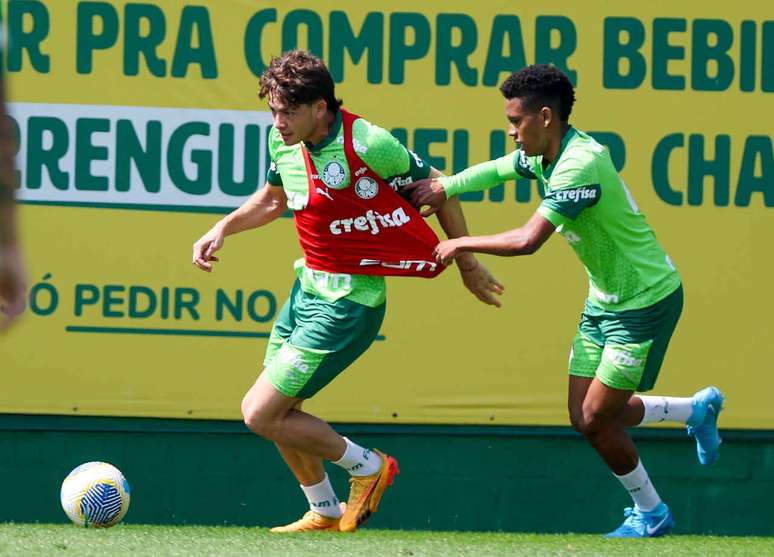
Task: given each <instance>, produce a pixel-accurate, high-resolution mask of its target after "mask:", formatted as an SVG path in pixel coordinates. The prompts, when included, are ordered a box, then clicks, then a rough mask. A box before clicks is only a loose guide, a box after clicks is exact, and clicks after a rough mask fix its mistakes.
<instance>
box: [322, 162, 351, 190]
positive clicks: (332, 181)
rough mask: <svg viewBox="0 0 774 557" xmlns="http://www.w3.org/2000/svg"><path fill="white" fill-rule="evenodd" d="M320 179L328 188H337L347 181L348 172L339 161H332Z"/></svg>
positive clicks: (326, 166) (324, 169)
mask: <svg viewBox="0 0 774 557" xmlns="http://www.w3.org/2000/svg"><path fill="white" fill-rule="evenodd" d="M320 178H321V179H322V181H323V182H325V185H326V186H328V187H331V188H337V187H339V186H340V185H341V184H343V183H344V180H346V179H347V171H346V169H345V168H344V165H343V164H341V163H340V162H339V161H330V162H329V163H328V164H326V165H325V168H323V171H322V176H320Z"/></svg>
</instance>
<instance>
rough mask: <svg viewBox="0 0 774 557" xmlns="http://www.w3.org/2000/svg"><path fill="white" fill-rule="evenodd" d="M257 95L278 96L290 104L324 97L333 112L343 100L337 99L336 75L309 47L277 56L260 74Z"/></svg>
mask: <svg viewBox="0 0 774 557" xmlns="http://www.w3.org/2000/svg"><path fill="white" fill-rule="evenodd" d="M260 85H261V89H260V92H259V93H258V95H259V96H260V97H261V98H262V99H263V98H264V97H266V96H267V95H271V96H275V95H276V96H277V97H278V98H279V99H281V100H282V101H283V102H285V103H287V104H288V105H290V106H297V105H300V104H308V103H311V102H314V101H316V100H319V99H324V100H325V102H326V103H327V104H328V110H330V111H331V112H333V113H334V114H335V113H336V112H338V110H339V107H340V106H341V104H342V102H343V101H342V100H341V99H336V95H335V92H334V84H333V77H332V76H331V72H329V71H328V68H327V67H325V64H324V63H323V61H322V60H320V59H319V58H318V57H317V56H315V55H314V54H312V53H310V52H307V51H306V50H291V51H289V52H286V53H285V54H283V55H282V56H275V57H273V58H272V59H271V61H270V62H269V66H268V67H267V68H266V70H264V72H263V74H262V75H261V81H260Z"/></svg>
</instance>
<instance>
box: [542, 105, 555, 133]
mask: <svg viewBox="0 0 774 557" xmlns="http://www.w3.org/2000/svg"><path fill="white" fill-rule="evenodd" d="M540 117H541V118H542V120H543V127H544V128H547V127H548V126H549V125H551V121H552V120H553V119H554V111H553V110H551V107H550V106H544V107H543V108H541V109H540Z"/></svg>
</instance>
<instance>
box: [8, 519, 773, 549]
mask: <svg viewBox="0 0 774 557" xmlns="http://www.w3.org/2000/svg"><path fill="white" fill-rule="evenodd" d="M633 554H635V555H637V556H638V557H639V556H641V555H669V556H673V555H686V556H687V555H691V556H693V555H740V556H749V555H756V556H758V555H774V538H753V537H745V538H741V537H714V536H672V537H666V538H661V539H653V540H604V539H603V538H602V537H601V536H595V535H573V534H566V535H541V534H506V533H462V532H415V531H411V532H406V531H403V532H402V531H391V530H367V529H364V530H361V531H360V532H357V533H355V534H332V533H310V534H301V535H278V534H271V533H269V532H268V530H266V529H264V528H238V527H205V526H142V525H119V526H116V527H114V528H112V529H109V530H85V529H78V528H76V527H74V526H71V525H51V524H0V555H3V556H5V555H13V556H17V555H18V556H27V555H31V556H32V555H40V556H46V557H49V556H61V555H73V556H75V555H78V556H79V557H80V556H91V555H100V556H109V557H117V556H123V555H127V556H129V555H132V556H143V555H147V556H149V557H162V556H181V557H182V556H199V555H212V556H218V557H226V556H231V555H245V556H248V555H249V556H251V557H271V556H297V555H314V556H315V557H325V556H335V557H346V556H350V555H362V556H377V555H379V556H381V555H385V556H393V555H394V556H396V557H404V556H416V557H420V556H428V557H436V556H438V557H455V556H463V555H464V556H468V555H475V556H476V557H487V556H500V555H502V556H506V555H507V556H509V557H510V556H514V555H530V556H534V555H622V556H626V557H631V555H633Z"/></svg>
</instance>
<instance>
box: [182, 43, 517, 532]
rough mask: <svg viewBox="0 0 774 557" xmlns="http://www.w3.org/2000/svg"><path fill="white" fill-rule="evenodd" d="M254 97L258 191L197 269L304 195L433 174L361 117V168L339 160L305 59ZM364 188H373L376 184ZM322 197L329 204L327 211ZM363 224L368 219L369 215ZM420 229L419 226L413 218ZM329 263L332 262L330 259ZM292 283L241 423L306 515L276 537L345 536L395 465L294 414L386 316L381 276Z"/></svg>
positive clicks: (453, 233)
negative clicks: (291, 484) (269, 120)
mask: <svg viewBox="0 0 774 557" xmlns="http://www.w3.org/2000/svg"><path fill="white" fill-rule="evenodd" d="M260 96H261V98H264V97H268V102H269V107H270V108H271V111H272V114H273V127H272V129H271V133H270V135H269V152H270V156H271V166H270V168H269V170H268V176H267V183H266V185H265V186H264V187H262V188H260V189H259V190H258V191H257V192H256V193H254V194H253V195H252V196H251V197H250V198H249V199H248V200H247V201H246V202H245V203H244V204H243V205H242V206H241V207H239V208H238V209H236V210H235V211H234V212H232V213H231V214H229V215H228V216H226V217H225V218H223V219H222V220H221V221H220V222H218V223H217V224H216V225H215V226H214V227H213V228H212V229H211V230H210V231H209V232H207V233H206V234H205V235H204V236H203V237H202V238H201V239H199V240H198V241H197V242H196V243H195V244H194V247H193V263H194V265H196V266H197V267H199V268H200V269H202V270H204V271H211V270H212V262H213V261H217V260H218V259H217V258H216V257H215V256H214V253H215V252H216V251H217V250H218V249H220V248H221V247H222V245H223V242H224V239H225V237H226V236H228V235H231V234H235V233H238V232H242V231H245V230H249V229H252V228H257V227H260V226H263V225H266V224H268V223H270V222H271V221H273V220H275V219H276V218H278V217H279V216H280V215H282V213H283V212H284V211H285V210H286V209H290V210H292V211H304V210H305V208H306V207H307V206H309V207H310V208H312V209H313V208H314V207H315V205H314V203H312V201H310V200H311V199H312V196H313V195H316V196H317V197H316V198H315V199H316V200H317V201H319V202H322V203H323V204H324V207H330V208H332V209H331V210H333V209H334V208H335V207H336V206H338V205H337V204H336V203H334V202H333V199H334V197H336V199H339V200H342V199H344V198H346V197H347V196H350V197H351V196H352V195H353V194H352V190H353V186H352V183H355V182H357V184H361V182H362V181H363V178H362V177H361V178H359V179H357V180H356V179H355V178H356V177H357V176H358V174H357V173H358V172H371V171H373V172H374V173H375V174H376V175H377V176H378V177H379V178H380V179H381V180H382V183H383V185H385V186H387V188H390V185H392V186H393V187H394V188H395V189H399V188H400V187H402V186H403V185H405V184H408V183H410V182H412V181H413V180H416V179H421V178H426V177H428V176H440V173H439V172H437V171H436V170H434V169H432V168H431V167H430V165H428V164H427V163H426V162H425V161H423V160H421V159H420V158H419V157H417V156H416V155H414V154H413V153H411V152H410V151H408V150H407V149H406V148H405V147H404V146H403V145H401V144H400V143H399V142H398V141H397V140H396V139H395V138H394V137H393V136H392V135H391V134H390V133H389V132H387V131H385V130H384V129H382V128H380V127H378V126H375V125H373V124H371V123H370V122H367V121H366V120H364V119H362V118H361V119H356V120H354V121H352V120H348V121H347V122H349V123H348V124H346V125H347V126H351V127H347V128H346V131H347V133H348V134H349V135H350V137H351V144H352V147H353V148H354V151H356V152H357V153H358V156H359V157H360V160H362V162H363V163H365V165H367V167H368V168H366V167H363V168H352V169H350V168H349V164H348V162H347V161H348V158H347V157H348V156H350V157H351V152H352V151H350V155H347V153H346V152H345V146H344V137H345V136H344V134H343V128H344V127H345V123H343V117H342V112H341V110H340V105H341V101H339V100H337V99H336V97H335V94H334V84H333V79H332V77H331V75H330V73H329V72H328V69H327V68H326V67H325V65H324V64H323V63H322V62H321V61H320V60H319V59H318V58H316V57H314V56H313V55H311V54H309V53H308V52H303V51H291V52H289V53H287V54H285V55H283V56H281V57H279V58H274V59H273V60H272V61H271V63H270V64H269V66H268V68H267V69H266V71H265V72H264V74H263V75H262V77H261V90H260ZM305 153H306V155H307V156H308V157H309V160H310V161H311V162H310V163H309V164H310V167H309V168H314V169H320V170H319V172H310V171H309V170H308V168H307V166H306V164H307V162H309V161H305ZM312 165H313V166H312ZM359 175H360V176H362V174H359ZM368 183H369V184H370V185H371V186H374V184H377V182H375V181H374V180H371V181H370V182H368ZM310 184H319V186H313V185H310ZM374 187H375V186H374ZM345 188H349V190H350V191H349V192H347V191H346V190H345ZM354 189H355V191H359V194H358V195H361V196H362V197H363V199H370V198H371V197H372V196H373V195H375V194H376V193H375V192H376V190H373V189H367V191H365V190H363V191H361V190H358V189H357V188H354ZM379 195H383V194H379ZM387 195H388V196H389V195H390V192H387ZM319 196H323V197H324V198H325V199H323V198H321V197H319ZM326 199H330V200H331V203H330V205H328V204H327V202H326V201H325V200H326ZM401 202H403V201H402V200H401ZM363 203H365V201H363ZM408 208H409V209H410V207H408ZM317 211H320V212H323V209H317ZM401 211H402V209H401ZM304 214H305V215H307V216H308V213H304ZM368 214H369V215H370V216H372V218H373V212H372V211H368ZM401 214H402V215H403V216H404V217H405V216H406V215H405V213H401ZM313 216H314V215H313ZM344 216H345V217H346V216H347V215H344ZM349 216H353V215H349ZM361 218H362V222H360V219H361ZM380 219H381V220H380V222H382V226H384V225H385V224H386V225H389V226H402V225H403V224H404V223H405V222H407V221H408V219H404V220H401V221H400V222H397V223H396V222H394V221H390V220H386V217H384V218H383V217H380ZM345 220H347V219H344V220H342V221H336V222H338V223H340V224H341V226H339V225H337V226H336V227H335V228H334V226H333V225H334V223H331V228H332V230H333V232H332V233H333V234H338V235H339V237H341V236H340V235H341V234H342V233H345V232H355V231H356V230H355V229H356V228H357V227H360V228H357V230H362V229H363V228H362V226H361V225H364V224H365V223H366V217H358V218H356V219H354V221H353V219H349V220H348V224H347V223H345V222H344V221H345ZM439 221H440V224H441V226H442V228H443V229H444V231H445V232H446V234H447V235H448V236H449V237H457V236H462V235H465V234H466V233H467V231H466V228H465V220H464V218H463V215H462V212H461V210H460V207H459V204H458V203H453V204H446V205H445V206H444V208H443V209H442V210H441V212H439ZM353 223H354V225H353ZM375 223H376V221H374V222H373V223H372V224H373V225H374V226H376V224H375ZM419 224H420V225H421V226H422V227H425V226H426V225H425V223H424V222H422V221H421V220H420V221H419ZM366 230H367V228H366ZM301 232H302V230H301V229H299V233H301ZM371 232H373V234H376V233H378V232H379V229H378V228H377V229H376V230H375V231H368V234H366V235H362V234H361V235H360V236H359V237H357V238H361V240H359V241H362V242H364V243H367V244H366V245H365V249H366V250H367V249H369V246H371V245H372V244H375V243H376V241H375V240H373V239H372V238H374V236H372V235H371ZM355 237H356V236H355V235H354V234H350V235H349V236H348V238H355ZM312 240H313V241H316V240H318V239H315V238H312ZM434 241H435V240H433V242H434ZM431 250H432V244H428V246H427V255H426V257H427V258H428V259H430V261H429V264H431V265H434V264H435V263H434V262H433V261H432V255H431ZM332 256H333V258H334V259H335V256H336V254H332ZM456 261H457V263H458V267H459V270H460V272H461V275H462V280H463V282H464V284H465V286H466V287H467V288H468V289H469V290H470V291H471V292H472V293H473V294H474V295H476V296H477V297H478V298H479V299H480V300H481V301H483V302H485V303H487V304H492V305H496V306H499V301H498V299H497V296H496V295H499V294H500V293H501V292H502V286H501V285H500V284H499V283H498V282H497V281H496V280H495V279H494V278H493V277H492V276H491V275H490V274H489V272H488V271H487V270H486V269H485V268H484V267H483V266H482V265H480V264H479V263H478V261H477V260H476V259H475V258H474V257H473V256H472V254H461V255H460V257H458V258H456ZM361 264H362V263H361ZM296 273H297V276H298V279H297V280H296V282H295V285H294V286H293V290H292V292H291V294H290V297H289V299H288V301H287V302H286V303H285V305H284V307H283V308H282V310H281V311H280V313H279V316H278V318H277V320H276V322H275V324H274V327H273V328H272V333H271V337H270V339H269V344H268V348H267V351H266V357H265V359H264V364H263V365H264V371H263V373H261V375H260V376H259V377H258V380H257V381H256V382H255V384H254V385H253V386H252V387H251V388H250V390H249V391H248V392H247V394H246V395H245V397H244V399H243V401H242V414H243V417H244V420H245V423H246V424H247V426H248V427H249V428H250V429H251V430H252V431H253V432H255V433H257V434H258V435H261V436H262V437H264V438H266V439H268V440H271V441H273V442H274V443H275V444H276V445H277V448H278V449H279V451H280V453H281V454H282V456H283V458H284V459H285V462H286V463H287V465H288V466H289V467H290V469H291V470H292V472H293V474H294V475H295V476H296V478H297V479H298V481H299V483H300V484H301V489H302V490H303V492H304V494H305V495H306V497H307V499H308V501H309V506H310V510H309V511H308V512H307V513H306V514H305V515H304V516H303V517H302V518H301V519H300V520H298V521H296V522H293V523H292V524H289V525H287V526H281V527H277V528H275V529H273V531H275V532H296V531H305V530H336V531H338V530H340V531H352V530H354V529H356V528H357V526H359V525H360V524H362V523H363V522H364V521H365V520H366V519H367V518H368V516H369V515H370V514H371V513H373V512H374V511H376V509H377V507H378V504H379V500H380V499H381V496H382V494H383V492H384V490H385V488H386V487H387V485H389V484H390V483H391V481H392V477H393V476H394V474H395V473H397V463H396V462H395V460H394V459H393V458H392V457H389V456H387V455H385V454H383V453H381V452H379V451H377V450H370V449H365V448H363V447H361V446H358V445H357V444H355V443H353V442H352V441H351V440H349V439H347V438H345V437H342V436H341V435H339V434H337V433H336V432H335V431H334V430H333V429H332V428H331V427H330V426H329V425H328V424H327V423H326V422H324V421H322V420H320V419H318V418H316V417H314V416H312V415H310V414H308V413H306V412H304V411H302V410H301V405H302V403H303V401H304V400H306V399H308V398H310V397H312V396H313V395H314V394H315V393H316V392H318V391H319V390H320V389H322V388H323V387H324V386H326V385H327V384H328V383H329V382H330V381H332V380H333V379H334V378H335V377H336V376H337V375H338V374H339V373H340V372H341V371H343V370H344V369H345V368H346V367H347V366H349V365H350V364H351V363H352V362H354V361H355V360H356V359H357V358H358V357H359V356H360V354H362V353H363V352H364V351H365V350H366V349H367V348H368V346H369V345H370V344H371V343H372V342H373V340H374V338H375V337H376V335H377V333H378V331H379V327H380V325H381V323H382V318H383V317H384V311H385V298H386V293H385V280H384V277H383V276H370V275H366V274H362V275H356V274H341V273H332V272H324V271H321V270H319V269H312V268H309V267H308V266H307V265H306V264H305V261H304V260H300V261H297V262H296ZM380 380H388V379H386V378H381V377H374V388H377V389H378V382H379V381H380ZM323 460H328V461H331V462H333V463H334V464H337V465H338V466H340V467H342V468H344V469H345V470H347V471H348V472H349V473H350V475H351V480H350V483H351V488H350V496H349V500H348V503H347V504H346V505H343V504H342V505H340V504H339V502H338V499H337V498H336V495H335V493H334V491H333V488H332V487H331V484H330V481H329V480H328V476H327V474H326V473H325V468H324V466H323Z"/></svg>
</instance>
